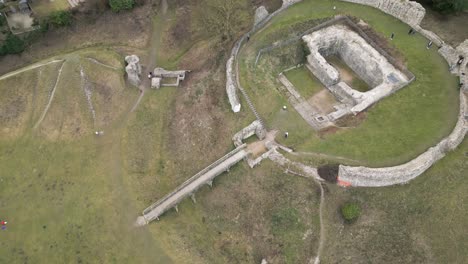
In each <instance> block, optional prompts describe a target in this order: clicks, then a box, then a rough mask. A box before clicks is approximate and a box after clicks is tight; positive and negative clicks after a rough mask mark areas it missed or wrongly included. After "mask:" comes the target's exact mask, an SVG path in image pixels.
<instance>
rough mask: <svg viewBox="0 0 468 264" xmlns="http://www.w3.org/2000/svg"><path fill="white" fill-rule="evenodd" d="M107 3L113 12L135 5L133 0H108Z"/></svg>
mask: <svg viewBox="0 0 468 264" xmlns="http://www.w3.org/2000/svg"><path fill="white" fill-rule="evenodd" d="M109 5H110V7H111V9H112V11H114V12H120V11H122V10H128V9H132V8H133V6H134V5H135V1H134V0H109Z"/></svg>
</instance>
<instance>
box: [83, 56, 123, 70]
mask: <svg viewBox="0 0 468 264" xmlns="http://www.w3.org/2000/svg"><path fill="white" fill-rule="evenodd" d="M86 59H88V60H89V61H91V62H92V63H95V64H97V65H101V66H104V67H106V68H109V69H113V70H118V69H119V68H117V67H114V66H111V65H107V64H105V63H102V62H100V61H98V60H96V59H93V58H86Z"/></svg>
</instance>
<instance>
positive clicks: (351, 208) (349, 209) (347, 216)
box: [341, 202, 361, 223]
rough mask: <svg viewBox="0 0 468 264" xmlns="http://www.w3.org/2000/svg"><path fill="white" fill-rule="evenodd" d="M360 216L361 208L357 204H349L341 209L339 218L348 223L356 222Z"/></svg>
mask: <svg viewBox="0 0 468 264" xmlns="http://www.w3.org/2000/svg"><path fill="white" fill-rule="evenodd" d="M360 214H361V208H360V207H359V205H358V204H356V203H353V202H349V203H346V204H345V205H343V206H342V207H341V216H343V218H344V220H345V221H346V222H348V223H351V222H354V221H356V219H358V217H359V215H360Z"/></svg>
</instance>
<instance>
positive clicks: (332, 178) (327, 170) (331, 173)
mask: <svg viewBox="0 0 468 264" xmlns="http://www.w3.org/2000/svg"><path fill="white" fill-rule="evenodd" d="M338 169H339V167H338V165H336V164H334V165H325V166H321V167H319V168H318V169H317V171H318V174H319V176H320V178H322V179H324V180H326V181H328V182H332V183H336V181H337V179H338Z"/></svg>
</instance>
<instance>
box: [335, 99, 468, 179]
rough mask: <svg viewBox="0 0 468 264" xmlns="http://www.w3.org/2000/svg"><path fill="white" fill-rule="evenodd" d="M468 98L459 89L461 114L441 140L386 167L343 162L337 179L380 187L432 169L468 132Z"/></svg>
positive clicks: (412, 177)
mask: <svg viewBox="0 0 468 264" xmlns="http://www.w3.org/2000/svg"><path fill="white" fill-rule="evenodd" d="M467 116H468V100H467V95H466V94H464V91H460V114H459V116H458V122H457V124H456V126H455V128H454V130H453V131H452V133H451V134H450V135H449V136H448V137H446V138H444V139H443V140H442V141H441V142H439V144H437V145H436V146H434V147H431V148H429V149H428V150H427V151H426V152H424V153H423V154H421V155H420V156H418V157H417V158H415V159H413V160H411V161H410V162H408V163H405V164H403V165H399V166H394V167H387V168H368V167H349V166H343V165H340V167H339V171H338V182H345V183H348V184H351V186H367V187H380V186H389V185H394V184H402V183H406V182H408V181H410V180H412V179H414V178H416V177H417V176H419V175H421V174H422V173H423V172H425V171H426V170H427V169H429V168H430V167H431V166H432V165H433V164H434V163H435V162H436V161H438V160H440V159H442V158H443V157H444V156H445V155H446V153H447V152H449V151H452V150H454V149H455V148H456V147H457V146H458V145H459V144H460V143H461V142H462V141H463V139H464V138H465V135H466V133H467V132H468V120H467Z"/></svg>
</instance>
